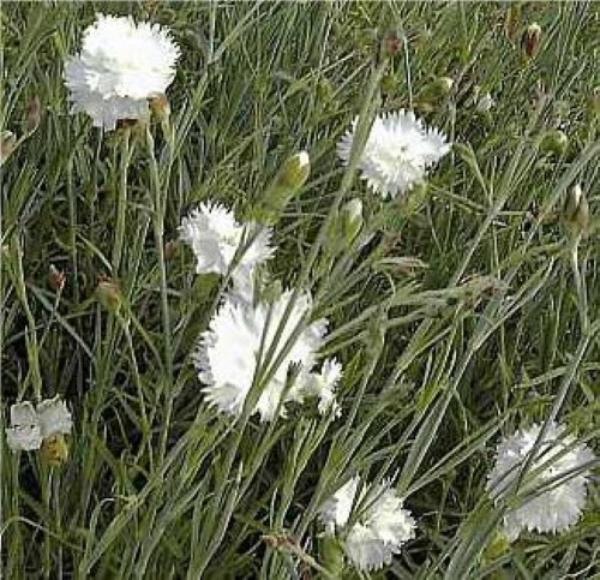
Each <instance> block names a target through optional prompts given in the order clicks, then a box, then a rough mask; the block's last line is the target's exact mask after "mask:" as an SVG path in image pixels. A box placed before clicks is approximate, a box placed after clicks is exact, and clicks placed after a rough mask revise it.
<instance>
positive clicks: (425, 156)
mask: <svg viewBox="0 0 600 580" xmlns="http://www.w3.org/2000/svg"><path fill="white" fill-rule="evenodd" d="M357 123H358V118H356V119H355V120H354V122H353V124H352V129H351V130H350V131H348V132H347V133H346V134H345V135H344V136H343V137H342V139H341V140H340V142H339V143H338V146H337V151H338V155H339V157H340V159H341V160H342V161H343V162H344V164H346V165H347V164H348V162H349V161H350V152H351V150H352V143H353V141H354V133H355V130H356V126H357ZM448 151H450V146H449V145H448V144H447V143H446V137H445V136H444V135H443V134H442V133H441V132H440V131H438V130H437V129H428V128H427V127H425V125H424V124H423V122H422V121H421V120H420V119H417V118H416V117H415V114H414V113H413V112H412V111H408V112H405V111H403V110H400V111H397V112H394V113H389V114H387V115H382V116H379V117H377V118H375V121H374V122H373V125H372V127H371V132H370V133H369V137H368V139H367V143H366V145H365V148H364V150H363V153H362V156H361V158H360V161H359V164H358V168H359V170H360V171H361V177H362V179H364V180H366V182H367V183H368V185H369V187H371V189H373V191H375V192H376V193H379V194H381V195H383V196H385V195H390V196H392V197H395V196H396V195H398V194H403V193H406V192H408V191H409V190H410V189H411V188H412V187H413V185H415V184H417V183H420V182H422V181H423V180H424V179H425V176H426V171H427V169H428V168H429V167H431V166H432V165H433V164H435V163H437V161H439V160H440V159H441V158H442V157H443V156H444V155H446V153H448Z"/></svg>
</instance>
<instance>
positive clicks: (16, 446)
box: [6, 397, 73, 451]
mask: <svg viewBox="0 0 600 580" xmlns="http://www.w3.org/2000/svg"><path fill="white" fill-rule="evenodd" d="M10 425H11V426H10V427H8V428H7V429H6V441H7V443H8V446H9V447H10V448H11V449H12V450H13V451H31V450H33V449H39V448H40V447H41V445H42V441H43V440H44V439H47V438H48V437H51V436H52V435H57V434H59V433H62V434H68V433H70V432H71V429H72V427H73V420H72V418H71V413H70V412H69V410H68V409H67V405H66V403H65V402H64V401H62V400H61V399H60V397H54V398H53V399H46V400H45V401H42V402H41V403H39V404H38V405H37V408H34V406H33V404H32V403H30V402H29V401H24V402H22V403H16V404H14V405H13V406H12V407H11V408H10Z"/></svg>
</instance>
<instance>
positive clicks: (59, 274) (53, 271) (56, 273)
mask: <svg viewBox="0 0 600 580" xmlns="http://www.w3.org/2000/svg"><path fill="white" fill-rule="evenodd" d="M66 281H67V275H66V274H65V273H64V271H62V270H59V269H58V268H56V266H54V264H50V271H49V272H48V286H50V288H52V290H54V291H55V292H62V291H63V289H64V287H65V282H66Z"/></svg>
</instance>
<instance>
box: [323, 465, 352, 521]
mask: <svg viewBox="0 0 600 580" xmlns="http://www.w3.org/2000/svg"><path fill="white" fill-rule="evenodd" d="M359 483H360V477H358V475H355V476H354V477H353V478H352V479H349V480H348V481H347V482H346V483H345V484H344V485H342V487H340V488H339V489H338V490H337V491H336V492H335V493H334V494H333V495H332V496H331V497H330V498H329V499H328V500H327V501H325V502H324V503H323V505H322V506H321V509H320V510H319V515H320V518H321V521H322V522H323V523H324V524H325V526H327V530H328V531H329V532H330V533H333V532H334V531H335V530H336V528H343V527H344V526H345V525H346V524H347V523H348V519H349V518H350V513H351V512H352V505H353V504H354V496H355V495H356V490H357V489H358V484H359Z"/></svg>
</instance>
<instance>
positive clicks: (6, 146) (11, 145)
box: [0, 131, 17, 165]
mask: <svg viewBox="0 0 600 580" xmlns="http://www.w3.org/2000/svg"><path fill="white" fill-rule="evenodd" d="M16 146H17V137H16V136H15V134H14V133H13V132H12V131H2V136H1V137H0V165H3V164H4V162H5V161H6V160H7V159H8V158H9V157H10V155H11V153H12V152H13V151H14V150H15V148H16Z"/></svg>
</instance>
